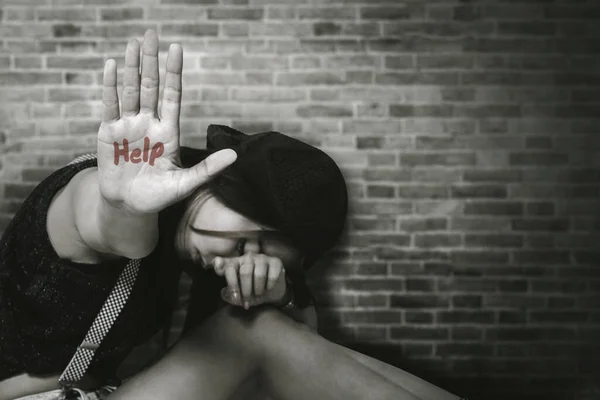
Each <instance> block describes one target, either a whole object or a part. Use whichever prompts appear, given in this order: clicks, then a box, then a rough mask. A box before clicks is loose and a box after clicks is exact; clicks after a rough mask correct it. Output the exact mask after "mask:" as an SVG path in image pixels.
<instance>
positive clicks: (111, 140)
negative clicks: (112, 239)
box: [98, 30, 236, 214]
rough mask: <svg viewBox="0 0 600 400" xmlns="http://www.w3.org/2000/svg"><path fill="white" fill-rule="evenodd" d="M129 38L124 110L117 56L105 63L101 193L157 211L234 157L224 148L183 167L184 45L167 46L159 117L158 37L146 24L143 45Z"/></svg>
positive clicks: (117, 202)
mask: <svg viewBox="0 0 600 400" xmlns="http://www.w3.org/2000/svg"><path fill="white" fill-rule="evenodd" d="M141 61H142V68H141V76H140V45H139V43H138V41H137V40H135V39H134V40H131V41H130V42H129V43H128V45H127V50H126V54H125V70H124V77H123V99H122V114H121V115H120V112H119V99H118V95H117V68H116V63H115V61H114V60H108V61H107V62H106V65H105V67H104V78H103V85H104V88H103V94H102V101H103V103H104V115H103V118H102V124H101V125H100V129H99V130H98V177H99V184H100V193H101V195H102V197H103V198H104V199H105V200H106V201H107V202H109V203H110V204H111V205H113V206H116V207H121V208H123V209H126V210H128V211H130V212H132V213H140V214H143V213H156V212H158V211H160V210H162V209H163V208H165V207H167V206H169V205H171V204H173V203H175V202H177V201H179V200H182V199H183V198H185V197H187V196H189V195H190V194H191V193H192V192H193V191H194V189H196V188H197V187H198V186H200V185H202V184H204V183H205V182H207V181H208V180H210V179H211V178H212V177H214V176H215V175H217V174H218V173H219V172H220V171H222V170H223V169H225V168H226V167H227V166H229V165H230V164H231V163H233V162H234V161H235V158H236V154H235V152H234V151H233V150H222V151H220V152H217V153H214V154H212V155H211V156H210V157H208V158H207V159H205V160H204V161H202V162H201V163H199V164H197V165H195V166H193V167H192V168H181V167H180V159H179V114H180V109H181V90H182V87H181V72H182V65H183V50H182V48H181V46H180V45H177V44H172V45H171V46H170V47H169V53H168V56H167V66H166V69H167V71H166V75H165V86H164V91H163V99H162V107H161V119H159V118H158V113H157V107H158V87H159V80H158V77H159V74H158V37H157V36H156V33H155V32H154V31H152V30H148V31H147V32H146V34H145V37H144V44H143V48H142V60H141Z"/></svg>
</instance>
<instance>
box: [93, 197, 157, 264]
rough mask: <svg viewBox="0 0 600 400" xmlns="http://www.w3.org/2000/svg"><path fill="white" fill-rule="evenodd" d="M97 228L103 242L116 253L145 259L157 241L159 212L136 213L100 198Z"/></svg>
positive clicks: (97, 210) (97, 211)
mask: <svg viewBox="0 0 600 400" xmlns="http://www.w3.org/2000/svg"><path fill="white" fill-rule="evenodd" d="M96 219H97V221H98V230H99V233H100V237H101V240H102V243H103V246H105V247H106V248H107V249H108V250H110V252H111V253H113V254H119V255H121V256H124V257H128V258H142V257H145V256H147V255H148V254H150V253H151V252H152V250H154V248H155V247H156V243H157V242H158V214H157V213H154V214H144V215H133V214H131V213H129V212H127V211H125V210H122V209H119V208H117V207H113V206H111V205H110V204H108V203H107V202H106V201H104V200H103V199H102V197H100V198H99V199H98V202H97V206H96Z"/></svg>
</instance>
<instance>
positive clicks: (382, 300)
mask: <svg viewBox="0 0 600 400" xmlns="http://www.w3.org/2000/svg"><path fill="white" fill-rule="evenodd" d="M356 304H357V305H358V306H359V307H387V306H388V296H387V295H378V294H375V295H373V294H370V295H357V296H356Z"/></svg>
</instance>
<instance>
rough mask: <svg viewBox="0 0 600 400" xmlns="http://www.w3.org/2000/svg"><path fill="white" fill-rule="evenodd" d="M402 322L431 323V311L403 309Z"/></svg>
mask: <svg viewBox="0 0 600 400" xmlns="http://www.w3.org/2000/svg"><path fill="white" fill-rule="evenodd" d="M404 322H405V323H407V324H431V323H433V313H432V312H426V311H405V312H404Z"/></svg>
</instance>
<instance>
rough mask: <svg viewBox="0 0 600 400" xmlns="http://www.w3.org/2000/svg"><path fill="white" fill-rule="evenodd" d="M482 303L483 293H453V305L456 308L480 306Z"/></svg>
mask: <svg viewBox="0 0 600 400" xmlns="http://www.w3.org/2000/svg"><path fill="white" fill-rule="evenodd" d="M481 305H482V296H481V295H470V294H467V295H453V296H452V307H454V308H480V307H481Z"/></svg>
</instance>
